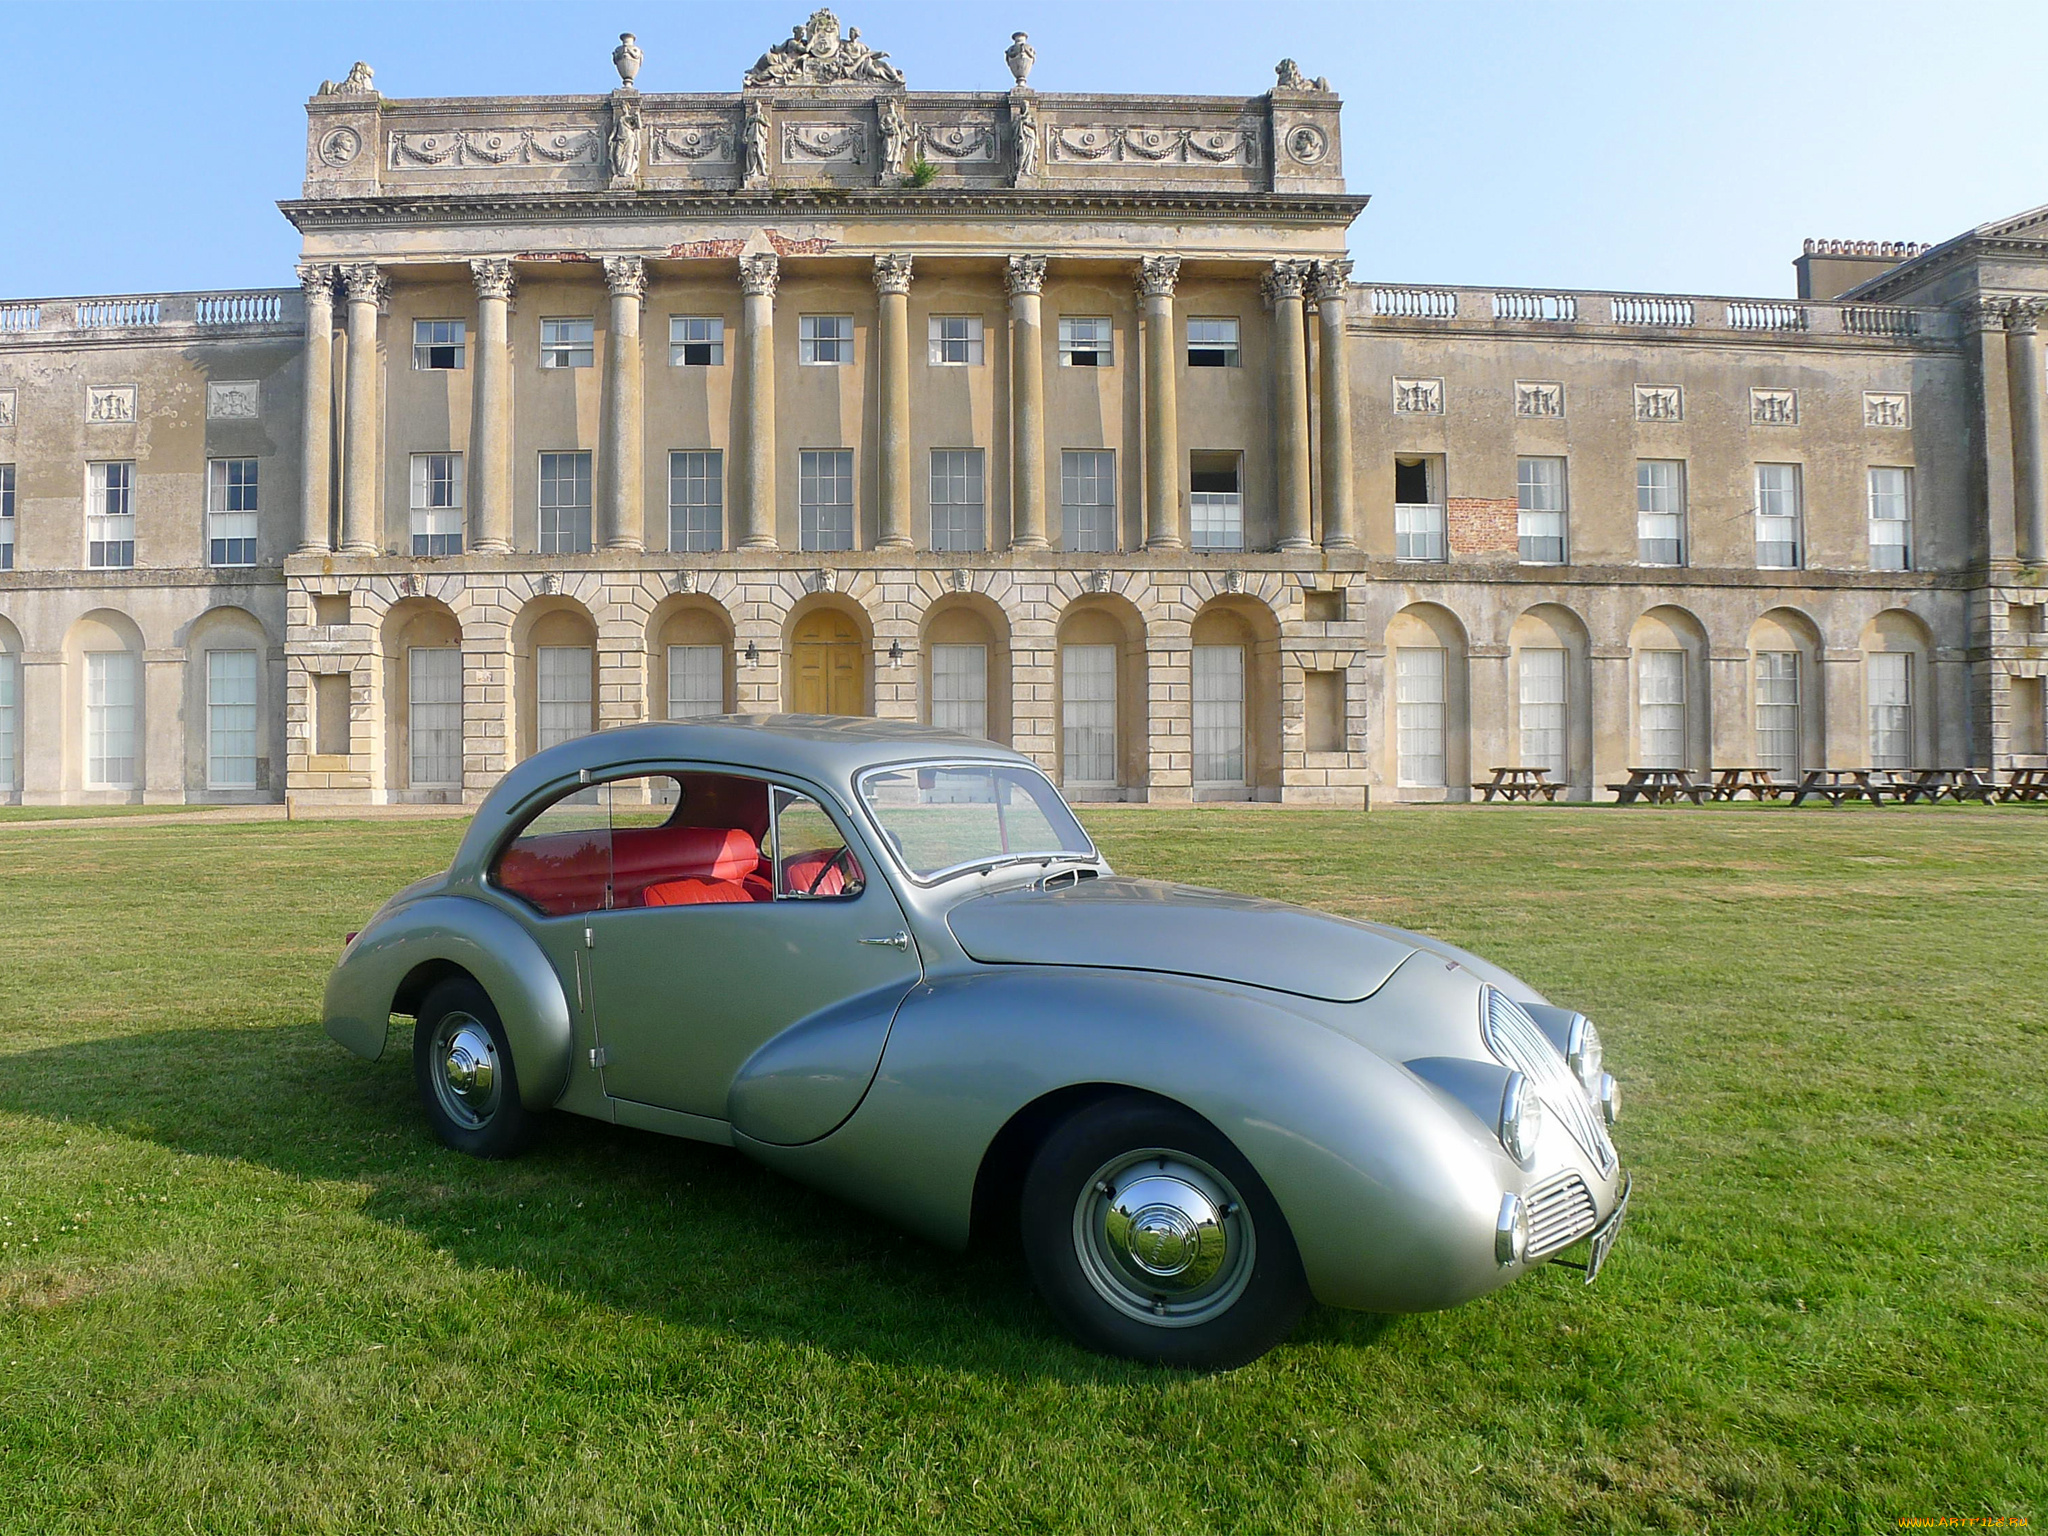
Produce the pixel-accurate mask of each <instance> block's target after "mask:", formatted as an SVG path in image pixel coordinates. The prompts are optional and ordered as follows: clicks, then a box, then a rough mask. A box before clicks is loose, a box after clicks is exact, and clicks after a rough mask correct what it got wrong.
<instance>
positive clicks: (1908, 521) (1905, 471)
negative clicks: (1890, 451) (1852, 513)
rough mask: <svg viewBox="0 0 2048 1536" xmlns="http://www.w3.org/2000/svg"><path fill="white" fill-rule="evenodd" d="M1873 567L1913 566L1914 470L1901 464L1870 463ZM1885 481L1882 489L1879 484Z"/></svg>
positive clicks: (1896, 568) (1889, 568) (1890, 568)
mask: <svg viewBox="0 0 2048 1536" xmlns="http://www.w3.org/2000/svg"><path fill="white" fill-rule="evenodd" d="M1869 483H1870V568H1871V569H1872V570H1873V571H1910V570H1911V569H1913V471H1912V470H1911V469H1909V468H1907V467H1906V466H1905V465H1902V464H1873V465H1871V466H1870V473H1869ZM1881 485H1882V489H1880V486H1881Z"/></svg>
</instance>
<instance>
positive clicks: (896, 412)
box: [875, 255, 915, 549]
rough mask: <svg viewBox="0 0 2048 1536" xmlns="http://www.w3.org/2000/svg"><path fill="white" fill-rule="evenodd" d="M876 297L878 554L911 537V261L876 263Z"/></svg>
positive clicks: (894, 258)
mask: <svg viewBox="0 0 2048 1536" xmlns="http://www.w3.org/2000/svg"><path fill="white" fill-rule="evenodd" d="M875 293H876V294H877V296H878V298H879V302H880V307H881V321H880V324H879V325H878V326H877V327H876V330H877V331H878V333H879V335H878V338H877V339H878V341H879V343H880V352H881V367H880V383H881V389H880V399H879V402H878V403H879V405H880V408H881V416H882V423H881V431H880V447H881V450H882V452H881V466H880V468H881V473H880V474H879V475H877V476H876V479H877V480H878V481H879V482H880V490H881V503H882V506H881V517H880V519H879V522H880V527H879V529H878V533H877V537H876V539H875V547H876V548H878V549H909V548H911V547H912V545H913V543H914V542H915V541H914V540H913V539H912V538H911V537H910V258H909V257H908V256H900V255H883V256H877V257H876V258H875Z"/></svg>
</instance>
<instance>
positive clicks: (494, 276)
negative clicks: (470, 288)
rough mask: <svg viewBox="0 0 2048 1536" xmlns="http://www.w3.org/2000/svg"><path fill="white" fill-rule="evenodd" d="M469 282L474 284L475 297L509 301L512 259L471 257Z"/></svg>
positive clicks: (511, 287) (503, 257) (512, 285)
mask: <svg viewBox="0 0 2048 1536" xmlns="http://www.w3.org/2000/svg"><path fill="white" fill-rule="evenodd" d="M469 280H470V281H471V282H473V283H475V284H476V296H477V297H478V298H480V299H510V298H511V297H512V289H513V287H514V281H513V277H512V258H511V257H509V256H473V257H471V258H470V263H469Z"/></svg>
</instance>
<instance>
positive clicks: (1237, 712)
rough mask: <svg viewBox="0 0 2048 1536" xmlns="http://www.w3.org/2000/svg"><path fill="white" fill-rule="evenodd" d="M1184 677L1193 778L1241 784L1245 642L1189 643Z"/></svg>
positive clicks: (1243, 773)
mask: <svg viewBox="0 0 2048 1536" xmlns="http://www.w3.org/2000/svg"><path fill="white" fill-rule="evenodd" d="M1191 649H1192V652H1193V654H1192V656H1191V657H1190V658H1189V682H1190V684H1191V685H1192V687H1191V695H1192V700H1193V717H1194V718H1193V730H1194V735H1193V747H1194V757H1193V764H1192V767H1193V772H1194V779H1195V782H1196V783H1197V784H1217V785H1223V784H1228V785H1244V784H1247V783H1249V782H1250V775H1249V774H1248V773H1247V772H1246V771H1245V764H1246V752H1245V737H1246V730H1245V648H1244V647H1243V646H1241V645H1197V646H1194V647H1192V648H1191Z"/></svg>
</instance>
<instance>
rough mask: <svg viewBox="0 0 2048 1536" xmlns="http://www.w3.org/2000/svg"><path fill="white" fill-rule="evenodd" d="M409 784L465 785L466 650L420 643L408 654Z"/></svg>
mask: <svg viewBox="0 0 2048 1536" xmlns="http://www.w3.org/2000/svg"><path fill="white" fill-rule="evenodd" d="M405 715H406V721H405V724H406V786H407V788H410V789H460V788H461V787H462V650H461V648H460V647H459V646H453V645H415V646H411V647H409V648H408V649H407V650H406V653H405Z"/></svg>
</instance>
